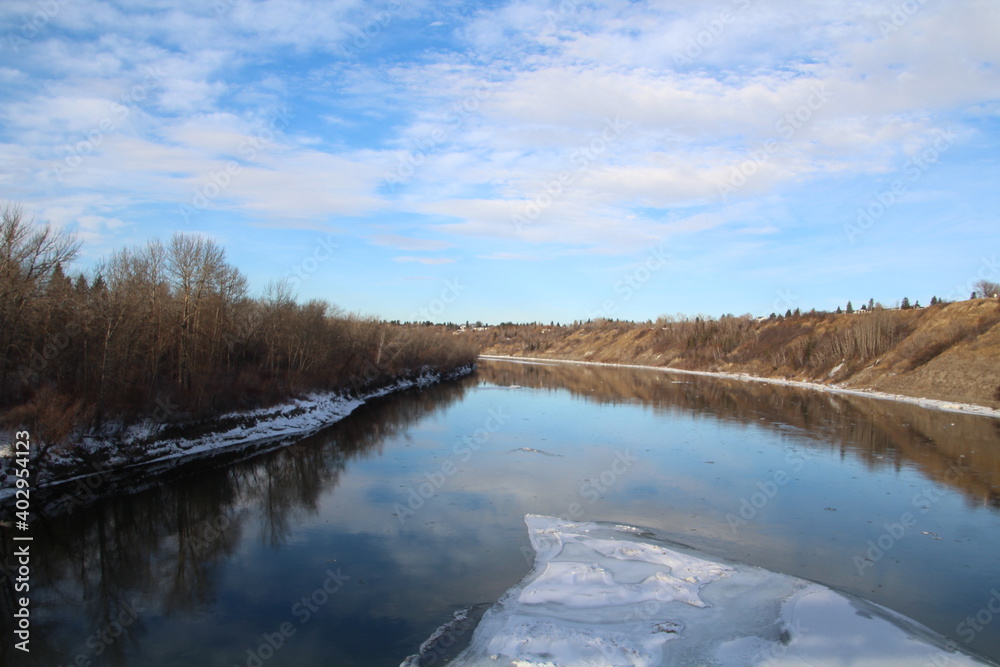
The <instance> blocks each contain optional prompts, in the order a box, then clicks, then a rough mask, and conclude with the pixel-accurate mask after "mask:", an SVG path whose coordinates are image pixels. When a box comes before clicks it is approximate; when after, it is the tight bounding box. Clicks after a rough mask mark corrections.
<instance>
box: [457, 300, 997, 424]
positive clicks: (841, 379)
mask: <svg viewBox="0 0 1000 667" xmlns="http://www.w3.org/2000/svg"><path fill="white" fill-rule="evenodd" d="M463 335H464V336H465V337H466V339H467V340H469V341H470V342H473V343H475V344H476V345H477V346H478V347H479V350H480V354H495V355H509V356H514V357H520V356H522V355H523V356H526V357H542V358H547V359H573V360H579V361H593V362H603V363H612V364H635V365H639V366H651V367H656V368H672V369H675V370H685V371H702V372H710V373H727V374H731V375H735V376H743V375H747V376H752V377H759V378H769V379H774V380H776V381H793V382H803V383H806V384H807V385H813V384H819V385H824V386H830V385H833V386H836V387H839V388H843V389H853V390H858V391H862V392H865V393H866V394H867V393H871V394H875V393H876V392H879V393H882V394H887V395H892V396H908V397H910V398H914V399H919V400H927V399H930V400H936V401H943V402H944V403H950V404H961V405H964V404H974V405H979V406H983V407H986V408H991V409H994V410H996V409H1000V301H997V300H996V299H970V300H967V301H959V302H954V303H936V304H935V305H933V306H929V307H927V308H908V309H883V308H880V307H877V306H876V307H875V308H874V310H867V311H859V312H853V313H847V312H844V313H821V312H810V313H802V314H793V315H786V316H777V315H775V316H772V317H765V318H753V317H751V316H749V315H743V316H738V317H735V316H731V315H726V316H723V317H720V318H718V319H715V318H711V317H694V318H689V317H663V318H660V319H659V320H657V321H656V322H652V321H646V322H623V321H612V320H594V321H587V322H576V323H573V324H555V323H553V324H550V325H548V326H545V325H541V324H502V325H499V326H495V327H489V328H487V329H483V330H478V329H477V330H474V331H469V332H463Z"/></svg>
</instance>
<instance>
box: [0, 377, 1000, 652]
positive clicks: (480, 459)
mask: <svg viewBox="0 0 1000 667" xmlns="http://www.w3.org/2000/svg"><path fill="white" fill-rule="evenodd" d="M512 386H517V387H520V389H515V388H511V387H512ZM491 414H492V415H498V414H499V415H503V420H504V421H503V424H502V428H500V429H497V430H496V431H495V432H494V431H486V430H483V429H484V425H486V424H488V423H489V421H488V420H489V419H490V415H491ZM997 424H998V421H997V420H991V419H986V418H982V417H974V416H970V415H962V414H953V413H946V412H941V411H931V410H923V409H920V408H918V407H916V406H912V405H906V404H897V403H892V402H887V401H874V400H868V399H864V398H857V397H851V396H843V395H833V394H823V393H818V392H809V391H803V390H799V389H794V388H788V387H781V386H777V385H768V384H757V383H744V382H738V381H724V380H717V379H714V378H704V377H699V376H686V375H675V374H667V373H663V372H660V371H644V370H635V369H619V368H606V367H593V366H570V365H564V364H552V365H533V364H523V363H512V362H492V361H491V362H487V363H483V364H481V366H480V370H479V371H478V374H477V375H476V376H473V377H469V378H464V379H462V380H460V381H457V382H452V383H448V384H446V385H440V386H434V387H429V388H426V389H422V390H419V391H411V392H407V393H405V394H402V395H398V396H389V397H386V398H384V399H381V400H378V401H374V402H372V403H370V404H368V405H365V406H362V407H361V408H360V409H359V410H357V411H356V412H355V413H354V414H352V415H351V416H350V417H349V418H348V419H346V420H344V421H342V422H340V423H338V424H336V425H334V426H332V427H331V428H330V429H327V430H325V431H323V432H321V433H318V434H316V435H314V436H312V437H309V438H305V439H303V440H302V441H301V442H298V443H296V444H295V445H292V446H288V447H284V448H282V449H279V450H275V451H270V452H267V453H263V454H260V455H258V456H256V457H255V458H252V459H246V458H245V457H246V456H247V454H245V453H241V454H232V455H228V456H224V457H221V458H215V459H211V460H208V461H205V460H202V461H196V462H193V463H192V464H190V465H188V466H182V467H180V468H176V469H173V470H171V471H170V472H169V473H168V474H166V475H163V476H159V477H156V478H150V480H149V482H150V483H151V485H150V486H149V488H147V489H145V490H143V491H141V492H137V493H133V494H131V495H127V496H116V497H111V498H107V499H104V500H99V501H97V502H95V503H93V504H91V505H87V506H79V505H75V504H74V503H66V502H62V503H61V502H59V499H58V498H55V499H54V500H53V502H52V503H51V507H52V508H53V514H52V515H51V516H49V517H48V518H37V519H36V520H35V522H34V524H33V532H34V534H35V536H36V538H35V539H36V541H35V542H34V544H33V547H32V548H33V549H35V550H36V551H34V552H33V553H37V554H38V555H39V557H38V558H37V559H35V560H33V561H32V568H33V573H32V574H33V577H32V598H31V599H32V607H31V609H32V645H31V647H32V651H31V653H30V654H27V655H26V654H22V653H20V652H15V651H14V650H13V646H12V642H11V639H10V638H11V637H12V634H11V630H12V627H10V623H11V614H10V613H8V612H7V609H11V608H13V595H14V591H13V586H12V581H11V580H10V579H9V578H5V580H4V582H3V585H2V586H0V596H2V597H0V604H2V605H4V609H3V610H0V611H3V612H4V613H2V615H0V624H4V627H3V628H0V630H2V632H3V639H2V640H0V664H3V665H60V666H62V665H69V664H79V665H86V664H92V665H122V666H127V667H139V666H142V667H148V666H154V665H155V666H166V665H171V666H173V665H184V666H185V667H186V666H187V665H191V664H199V665H200V664H219V665H248V666H250V665H254V664H256V663H255V660H259V661H260V662H261V664H263V665H265V666H266V667H279V666H283V665H296V666H297V667H299V666H311V665H329V664H333V665H338V666H351V665H364V666H365V667H370V666H371V665H391V666H392V667H395V666H396V665H398V664H399V662H400V660H401V659H402V658H403V657H404V656H406V655H408V654H410V653H413V652H414V650H415V649H416V647H418V646H419V645H420V643H421V642H422V641H423V640H424V639H426V638H427V637H428V636H429V635H430V633H431V632H432V631H433V630H434V629H435V628H436V627H437V626H438V625H439V624H440V623H442V622H443V621H445V620H447V619H448V618H449V617H450V615H451V613H452V612H453V611H454V610H455V609H457V608H459V607H462V606H467V605H474V604H482V603H491V602H492V601H494V600H495V599H496V598H497V596H499V595H500V594H502V593H503V591H505V590H506V589H507V588H509V587H510V586H511V585H513V584H514V583H516V582H517V581H518V580H519V579H520V578H521V577H522V576H524V574H525V572H526V571H527V569H528V563H526V561H525V560H524V556H523V550H525V549H527V539H526V534H525V531H524V524H523V517H524V515H525V514H526V513H539V514H549V515H563V516H566V515H570V514H572V513H573V512H574V511H575V510H574V509H573V508H574V505H579V506H581V507H582V512H583V513H582V515H581V516H578V517H577V516H574V517H572V518H581V519H584V520H609V521H621V522H623V523H629V524H633V525H640V526H644V527H647V528H650V529H652V530H655V531H657V532H658V534H660V535H662V536H665V537H669V538H671V539H675V540H677V541H679V542H682V543H685V544H689V545H691V546H694V547H697V548H699V549H703V550H705V551H706V552H708V553H710V554H715V555H718V556H722V557H726V558H732V559H735V560H742V561H744V562H748V563H751V564H755V565H760V566H763V567H767V568H769V569H773V570H775V571H781V572H785V573H788V574H793V575H796V576H800V577H804V578H808V579H814V580H817V581H820V582H821V583H824V584H827V585H830V586H833V587H835V588H838V589H840V590H845V591H848V592H851V593H854V594H858V595H862V596H864V597H867V598H869V599H872V600H874V601H876V602H879V603H881V604H885V605H886V606H889V607H890V608H893V609H895V610H897V611H900V612H902V613H905V614H907V615H910V616H912V617H914V618H916V619H917V620H919V621H921V622H923V623H925V624H928V625H930V626H931V627H933V628H934V629H935V630H937V631H938V632H942V633H943V634H946V635H948V636H951V637H952V638H954V639H956V640H960V639H962V636H961V635H960V634H959V633H958V632H957V631H956V626H957V625H958V623H959V622H960V621H961V620H962V619H963V618H964V617H965V616H966V615H968V614H975V613H976V612H977V611H978V610H979V609H980V608H982V607H983V605H985V604H987V602H988V601H989V598H990V593H989V590H990V587H991V586H995V583H990V582H995V581H996V577H997V567H996V563H995V552H996V550H997V549H998V548H1000V540H998V536H1000V512H997V511H996V510H997V508H998V506H1000V504H998V499H997V493H998V487H1000V443H998V440H1000V430H998V427H997ZM480 432H482V433H483V434H485V435H484V439H483V440H482V441H481V442H480V441H478V440H476V438H477V433H480ZM469 438H472V440H469ZM462 443H474V444H476V445H477V447H476V449H475V450H474V451H473V450H470V455H469V456H465V455H464V452H465V450H463V449H461V445H462ZM623 451H629V452H631V453H630V456H631V457H635V458H637V459H638V461H637V462H636V463H635V464H634V465H633V463H632V462H631V461H632V459H631V458H629V459H628V465H619V464H616V461H618V462H619V463H622V462H623V459H622V458H620V456H621V452H623ZM545 454H550V456H546V455H545ZM789 455H793V456H795V457H798V458H795V459H793V460H795V461H798V460H805V461H808V464H807V465H805V466H802V468H801V470H799V469H798V468H793V467H791V466H789V463H788V462H789V460H790V459H789V458H788V456H789ZM616 465H617V467H616ZM781 469H784V470H786V471H788V472H789V473H792V472H794V476H793V477H794V478H793V479H791V481H789V482H788V483H787V484H786V485H785V486H783V487H782V490H781V492H780V494H778V495H776V496H775V497H774V499H773V500H772V501H769V502H768V504H767V505H766V506H764V507H762V508H759V511H758V510H755V514H754V516H753V517H752V520H750V521H748V522H747V523H746V525H741V526H738V527H737V528H735V529H734V528H733V526H732V525H731V524H730V523H729V521H728V520H727V517H728V516H731V515H733V514H734V513H736V514H737V515H738V513H739V511H740V507H741V502H742V501H743V500H744V499H746V498H751V497H753V496H752V494H753V493H755V492H757V491H758V489H759V488H760V487H759V485H760V484H761V483H762V482H766V481H767V480H770V479H773V476H774V474H775V472H776V471H778V470H781ZM602 474H607V475H609V476H608V478H607V480H605V481H607V482H608V483H606V484H605V483H604V482H603V481H602V480H604V478H603V477H602ZM107 483H108V488H112V487H113V486H114V484H115V483H116V482H114V481H111V480H109V481H108V482H107ZM427 484H431V486H433V489H432V492H431V493H430V494H428V496H427V497H426V498H422V499H421V498H417V499H416V500H415V501H414V505H417V504H419V507H418V508H417V510H416V511H415V512H414V513H413V516H406V515H405V514H401V512H400V508H401V507H405V506H407V503H408V502H409V499H410V498H412V496H411V495H410V491H411V490H413V489H419V488H421V485H427ZM427 488H431V487H430V486H429V487H427ZM918 494H937V495H927V497H926V502H927V504H928V505H929V506H930V507H929V508H928V512H927V513H926V514H921V511H922V508H921V506H920V505H919V504H918V503H915V499H916V496H917V495H918ZM921 502H923V501H921ZM60 508H62V509H65V510H67V511H66V512H65V513H62V514H58V511H59V509H60ZM827 510H829V511H827ZM902 512H913V513H915V514H917V515H918V517H919V521H920V523H919V525H918V526H917V527H916V528H913V529H911V530H909V533H908V534H907V535H906V537H905V538H903V539H901V540H899V541H898V544H896V545H895V546H894V548H893V549H892V550H891V553H889V554H888V555H887V556H886V557H885V558H881V559H880V560H878V562H873V563H872V565H871V566H870V567H868V566H867V565H866V566H865V569H864V570H863V571H862V572H860V573H859V572H858V571H857V568H856V564H855V561H854V558H855V557H856V556H857V555H859V554H861V555H863V554H865V551H866V549H867V543H868V540H877V539H878V538H879V537H880V535H881V532H882V530H883V529H882V525H883V523H884V522H889V521H897V520H898V519H899V517H900V516H901V513H902ZM946 531H948V533H947V534H946ZM925 533H926V534H925ZM930 533H941V534H942V535H945V538H946V539H940V540H935V541H931V536H930ZM11 545H12V542H11V540H10V535H9V531H8V530H7V529H6V528H5V529H4V530H3V531H2V533H0V556H2V557H3V562H4V563H6V564H7V565H8V567H9V565H10V564H11V555H12V554H11V551H12V549H13V547H12V546H11ZM528 551H529V552H530V549H528ZM341 574H342V575H344V577H348V578H347V579H346V581H345V583H343V585H342V586H340V585H339V584H338V586H337V589H336V591H337V592H336V593H335V594H332V593H327V590H330V588H324V583H325V582H326V581H328V580H329V579H330V578H331V576H339V575H341ZM914 582H920V585H919V586H915V585H914ZM303 600H305V601H306V602H305V603H303V602H302V601H303ZM303 604H305V605H306V606H303ZM309 605H312V606H314V607H315V609H311V607H310V606H309ZM307 611H308V614H306V612H307ZM307 616H308V618H306V617H307ZM304 620H308V623H306V622H303V621H304ZM283 623H289V624H291V625H290V627H291V629H293V630H294V632H295V634H294V636H293V637H289V638H286V639H287V641H285V639H282V642H284V643H283V647H282V648H281V649H280V650H277V651H275V650H273V649H269V648H268V646H267V645H263V649H262V648H261V646H262V644H261V642H262V641H265V640H264V639H263V638H264V637H272V638H273V637H275V636H279V638H280V635H275V634H274V633H275V632H277V631H278V630H279V629H280V628H281V627H282V624H283ZM972 646H973V647H974V648H977V649H979V650H981V651H986V652H988V653H990V654H991V655H994V656H997V655H1000V638H998V637H995V636H994V634H991V633H988V632H983V633H979V634H978V635H977V636H976V637H975V642H974V643H973V644H972ZM268 651H271V652H272V653H273V656H272V657H270V658H268V659H267V660H262V659H261V656H263V654H264V653H267V652H268Z"/></svg>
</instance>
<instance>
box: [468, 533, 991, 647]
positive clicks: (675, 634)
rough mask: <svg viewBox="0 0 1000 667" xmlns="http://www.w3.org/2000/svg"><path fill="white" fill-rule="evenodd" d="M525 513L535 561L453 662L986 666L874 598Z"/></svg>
mask: <svg viewBox="0 0 1000 667" xmlns="http://www.w3.org/2000/svg"><path fill="white" fill-rule="evenodd" d="M525 523H526V524H527V527H528V535H529V538H530V540H531V545H532V547H533V549H534V551H535V564H534V567H533V568H532V570H531V572H530V573H529V574H528V576H527V577H525V579H524V580H523V581H522V582H521V583H519V584H518V585H517V586H515V587H514V588H512V589H510V590H509V591H507V592H506V593H505V594H504V595H503V596H502V597H501V598H500V600H498V601H497V602H496V603H495V604H494V605H493V606H492V607H491V608H490V609H489V610H488V611H487V612H486V614H485V615H484V616H483V619H482V621H481V622H480V624H479V626H478V627H477V628H476V630H475V633H474V634H473V637H472V640H471V643H470V645H469V646H468V648H466V649H465V650H464V651H463V652H462V653H461V654H460V655H459V656H458V657H457V658H456V659H455V660H454V661H452V662H451V663H450V665H451V666H452V667H479V666H481V665H490V666H491V667H503V666H508V665H509V666H516V667H554V666H574V667H575V666H580V667H584V666H593V667H608V666H626V665H627V666H631V667H654V666H659V665H741V666H742V665H769V666H774V667H778V666H789V665H813V666H825V665H829V666H831V667H832V666H833V665H838V666H840V665H871V666H872V667H874V666H875V665H880V666H881V665H900V666H902V665H955V666H958V665H988V664H991V663H989V662H984V661H980V660H978V659H976V658H974V657H971V656H969V655H965V654H963V653H960V652H958V651H956V650H955V648H956V647H955V646H954V644H949V643H948V641H947V640H945V639H944V638H943V637H941V636H939V635H937V634H935V633H934V632H932V631H931V630H929V629H927V628H925V627H923V626H921V625H919V624H917V623H915V622H914V621H911V620H909V619H906V618H904V617H902V616H900V615H898V614H895V613H893V612H891V611H890V610H888V609H885V608H883V607H879V606H878V605H875V604H872V603H868V602H864V601H862V600H858V599H854V598H850V597H848V596H846V595H843V594H841V593H838V592H836V591H833V590H831V589H829V588H826V587H824V586H821V585H819V584H816V583H812V582H808V581H805V580H802V579H797V578H795V577H790V576H786V575H782V574H778V573H774V572H769V571H767V570H763V569H760V568H756V567H751V566H748V565H741V564H735V563H723V562H719V561H717V560H710V559H707V558H703V557H700V556H697V555H695V554H694V553H693V552H692V551H691V550H688V549H682V548H680V547H677V546H675V545H668V544H667V543H665V542H660V541H657V540H656V539H654V538H653V537H652V536H651V535H649V534H646V533H643V531H641V530H640V529H638V528H634V527H631V526H615V525H606V524H597V523H574V522H569V521H565V520H562V519H557V518H552V517H543V516H537V515H528V516H527V517H525Z"/></svg>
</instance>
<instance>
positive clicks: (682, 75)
mask: <svg viewBox="0 0 1000 667" xmlns="http://www.w3.org/2000/svg"><path fill="white" fill-rule="evenodd" d="M0 26H3V27H2V39H0V93H2V95H0V162H2V168H0V198H2V199H5V200H9V201H14V202H19V203H21V204H23V206H24V207H25V208H26V209H27V210H28V212H29V213H30V214H31V215H33V216H34V218H35V219H36V220H37V221H44V222H50V223H52V224H54V225H57V226H60V227H62V228H65V229H66V230H69V231H72V232H75V233H76V234H77V235H78V238H79V239H80V240H81V241H82V242H83V250H82V252H81V255H80V258H79V261H78V263H77V264H78V266H77V267H76V268H78V269H83V270H89V269H90V268H91V267H92V266H93V264H94V262H95V261H96V260H98V259H99V258H100V257H101V256H104V255H106V254H107V253H109V252H111V251H113V250H115V249H118V248H121V247H124V246H128V245H136V244H141V243H144V242H145V241H146V240H147V239H151V238H161V239H166V238H168V237H169V236H170V235H171V234H172V233H174V232H176V231H183V232H196V233H200V234H204V235H206V236H209V237H211V238H213V239H215V240H217V241H218V242H219V243H221V244H222V245H224V246H225V248H226V250H227V253H228V256H229V259H230V261H232V262H233V263H234V264H236V265H237V266H238V267H240V269H241V270H243V271H244V272H245V273H246V274H247V276H248V277H249V279H250V282H251V285H252V287H253V289H254V290H255V291H257V292H260V291H262V290H263V288H264V286H265V285H266V284H267V283H268V282H270V281H273V280H279V279H282V278H288V279H289V280H291V281H292V283H293V286H294V287H295V289H296V291H297V293H298V295H299V298H300V299H309V298H316V297H318V298H324V299H327V300H329V301H331V302H332V303H334V304H336V305H338V306H339V307H341V308H343V309H345V310H348V311H360V312H364V313H370V314H376V315H379V316H381V317H385V318H388V319H404V320H407V319H432V320H436V321H456V322H458V321H461V322H464V321H466V320H473V321H475V320H483V321H486V322H500V321H506V320H513V321H528V320H540V321H546V322H547V321H549V320H556V321H564V322H566V321H572V320H575V319H587V318H589V317H596V316H608V317H614V318H623V319H643V320H644V319H647V318H655V317H657V316H659V315H663V314H674V313H686V314H690V315H694V314H698V313H705V314H710V315H720V314H723V313H727V312H731V313H736V314H739V313H745V312H749V313H752V314H755V315H757V314H767V313H769V312H771V311H782V312H783V311H784V310H785V309H787V308H792V309H794V308H796V307H800V308H802V309H804V310H807V309H809V308H813V307H815V308H819V309H834V308H836V306H838V305H844V304H846V302H847V301H848V300H849V299H850V300H853V302H854V304H855V305H858V304H859V303H861V302H863V301H867V299H868V298H875V299H876V300H879V301H884V302H885V303H886V304H891V303H893V302H895V301H897V300H899V299H901V298H902V297H904V296H906V297H909V298H910V300H911V301H913V300H920V301H921V303H926V302H927V301H929V300H930V298H931V296H933V295H937V296H940V297H948V298H964V297H967V296H968V292H969V290H970V289H971V288H970V284H971V283H972V282H974V281H975V280H977V279H978V278H980V277H985V278H988V279H990V280H993V281H1000V266H998V264H997V259H998V255H1000V252H998V251H1000V225H998V224H997V223H998V217H1000V213H998V211H1000V206H998V204H1000V165H998V162H997V160H998V157H1000V123H998V112H1000V69H998V67H1000V62H998V61H1000V40H997V38H996V36H997V35H998V34H1000V4H998V3H996V2H995V1H993V0H961V1H958V0H955V1H951V0H934V1H931V0H925V1H921V0H893V1H882V0H872V1H869V2H856V1H853V0H852V1H847V0H815V1H813V0H804V1H801V2H794V3H793V2H790V1H788V0H717V1H716V0H709V1H702V0H674V1H673V2H625V1H621V2H602V3H590V2H582V1H577V0H562V1H561V2H556V1H553V2H477V3H468V2H458V1H450V0H445V1H443V2H422V1H420V0H415V1H412V2H402V1H399V2H396V1H392V2H374V3H364V2H355V1H340V0H332V1H330V2H307V1H305V0H292V1H253V0H203V1H199V2H181V1H178V2H166V1H157V0H152V1H144V2H92V1H89V0H29V1H23V2H22V1H20V0H6V1H5V2H4V3H3V4H2V5H0Z"/></svg>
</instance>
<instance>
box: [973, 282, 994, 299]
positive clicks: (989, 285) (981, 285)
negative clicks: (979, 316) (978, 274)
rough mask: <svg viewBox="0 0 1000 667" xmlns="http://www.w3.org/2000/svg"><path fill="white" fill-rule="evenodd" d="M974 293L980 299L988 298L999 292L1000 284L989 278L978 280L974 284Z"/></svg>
mask: <svg viewBox="0 0 1000 667" xmlns="http://www.w3.org/2000/svg"><path fill="white" fill-rule="evenodd" d="M975 290H976V291H975V294H976V296H977V297H979V298H981V299H988V298H990V297H995V296H997V295H998V294H1000V284H997V283H994V282H991V281H989V280H980V281H979V282H977V283H976V284H975Z"/></svg>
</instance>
